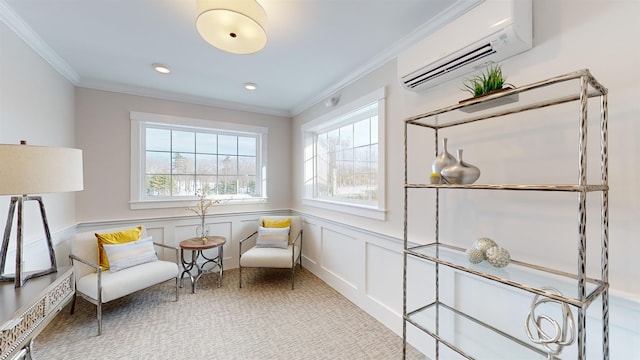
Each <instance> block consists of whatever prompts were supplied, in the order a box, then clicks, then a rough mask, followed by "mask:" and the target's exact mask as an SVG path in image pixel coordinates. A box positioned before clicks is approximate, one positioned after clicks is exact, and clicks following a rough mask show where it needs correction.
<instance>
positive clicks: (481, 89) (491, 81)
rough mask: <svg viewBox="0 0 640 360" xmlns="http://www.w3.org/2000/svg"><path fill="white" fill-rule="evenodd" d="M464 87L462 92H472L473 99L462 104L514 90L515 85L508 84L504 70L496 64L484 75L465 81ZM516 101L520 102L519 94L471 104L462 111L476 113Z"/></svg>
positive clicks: (487, 69) (490, 66)
mask: <svg viewBox="0 0 640 360" xmlns="http://www.w3.org/2000/svg"><path fill="white" fill-rule="evenodd" d="M463 85H464V88H463V89H462V90H464V91H468V92H470V93H471V94H472V95H473V97H472V98H469V99H464V100H462V101H460V103H461V104H462V103H465V102H468V101H471V100H474V99H477V98H478V97H481V96H485V95H489V94H494V93H496V92H501V91H504V90H509V89H513V88H514V86H513V85H511V84H509V83H507V82H506V78H505V77H504V76H503V75H502V68H501V67H500V65H498V64H495V63H491V64H490V65H489V66H488V67H487V68H486V69H485V70H484V71H483V72H482V73H480V74H478V75H475V76H473V77H471V78H467V79H465V80H464V83H463ZM516 101H518V94H517V93H515V94H511V95H508V96H501V97H498V98H496V99H491V100H489V101H486V102H482V103H477V104H469V105H468V106H465V107H463V108H461V109H460V110H461V111H464V112H475V111H479V110H484V109H487V108H490V107H494V106H500V105H504V104H509V103H513V102H516Z"/></svg>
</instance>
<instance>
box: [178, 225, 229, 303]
mask: <svg viewBox="0 0 640 360" xmlns="http://www.w3.org/2000/svg"><path fill="white" fill-rule="evenodd" d="M226 242H227V238H225V237H224V236H207V238H206V241H203V240H202V238H199V237H197V238H191V239H187V240H182V241H181V242H180V258H181V260H182V267H183V268H184V271H182V274H181V275H180V287H182V278H183V277H184V276H185V274H189V279H191V293H192V294H195V292H196V283H197V282H198V280H200V278H201V277H202V275H204V274H209V273H217V274H218V287H220V286H221V285H222V272H223V270H224V267H223V265H222V260H223V254H224V248H223V245H224V244H225V243H226ZM213 248H218V256H216V257H213V258H208V257H207V256H206V255H205V254H204V251H205V250H208V249H213ZM185 250H190V251H191V259H190V260H189V261H187V260H186V259H185V258H184V251H185ZM200 258H202V259H204V260H205V261H204V262H203V263H202V264H198V259H200ZM208 264H212V265H213V266H212V267H210V268H209V269H205V266H207V265H208ZM216 268H218V271H215V269H216ZM192 271H193V272H195V274H194V273H192Z"/></svg>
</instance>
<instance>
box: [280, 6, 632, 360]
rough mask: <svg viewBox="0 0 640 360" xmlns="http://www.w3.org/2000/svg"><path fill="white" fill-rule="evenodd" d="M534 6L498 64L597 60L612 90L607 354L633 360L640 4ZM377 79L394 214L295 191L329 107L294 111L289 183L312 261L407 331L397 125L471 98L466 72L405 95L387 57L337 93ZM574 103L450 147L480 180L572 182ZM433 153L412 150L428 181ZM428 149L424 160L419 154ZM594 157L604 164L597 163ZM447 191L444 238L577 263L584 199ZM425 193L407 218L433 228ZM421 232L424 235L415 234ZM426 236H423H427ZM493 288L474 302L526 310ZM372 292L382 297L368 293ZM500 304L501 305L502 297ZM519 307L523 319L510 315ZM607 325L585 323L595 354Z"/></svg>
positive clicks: (517, 70)
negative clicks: (304, 142)
mask: <svg viewBox="0 0 640 360" xmlns="http://www.w3.org/2000/svg"><path fill="white" fill-rule="evenodd" d="M533 6H534V48H533V49H531V50H530V51H528V52H526V53H523V54H521V55H518V56H516V57H514V58H512V59H508V60H506V61H504V62H503V71H504V73H505V74H506V75H507V77H508V79H507V80H508V81H509V82H510V83H513V84H515V85H516V86H518V85H523V84H527V83H531V82H535V81H539V80H542V79H546V78H549V77H552V76H556V75H561V74H565V73H569V72H572V71H574V70H578V69H582V68H589V69H590V70H591V72H592V73H593V74H594V76H595V77H596V79H598V80H599V81H600V82H601V83H602V84H604V86H606V87H607V88H608V89H609V185H610V188H611V191H610V193H609V195H610V196H609V203H610V231H609V238H610V249H609V250H610V251H609V253H610V273H609V275H610V284H611V289H612V290H611V292H612V299H611V323H610V325H611V337H610V339H611V355H612V358H637V357H640V345H638V344H640V335H639V334H640V320H639V319H640V313H639V312H638V305H639V304H640V301H639V300H640V283H639V282H638V281H637V280H636V279H635V277H636V276H637V273H638V267H637V261H636V257H637V256H636V254H638V253H639V252H640V242H638V241H637V239H638V234H640V223H639V222H638V219H639V217H638V215H639V214H640V211H639V210H640V206H639V205H638V204H639V203H640V202H639V201H638V200H639V199H640V197H639V195H640V191H639V190H638V187H637V184H638V183H640V181H639V180H640V145H638V142H637V138H638V136H639V135H640V123H638V121H637V116H638V114H640V105H638V102H637V100H636V99H635V97H634V96H633V95H635V94H637V90H635V88H634V86H635V85H636V84H637V82H638V80H640V77H639V76H638V75H637V73H636V71H635V67H636V66H634V65H637V64H638V63H640V53H639V52H638V51H637V47H636V46H635V45H633V44H635V42H636V39H637V38H638V36H640V27H639V26H638V23H637V16H638V14H640V3H639V2H637V1H604V2H596V1H552V0H536V1H535V2H534V4H533ZM381 86H387V90H388V97H387V133H386V141H387V164H386V166H387V194H388V195H387V196H388V199H387V205H388V213H387V220H386V221H375V220H370V219H363V218H359V217H357V216H354V215H351V214H344V213H331V212H327V211H323V210H321V209H317V208H313V207H310V206H305V205H303V204H302V201H301V200H302V199H301V196H302V191H301V186H299V184H301V183H302V181H301V180H302V165H301V164H302V161H301V158H300V154H301V142H300V136H301V131H300V127H301V125H302V124H303V123H305V122H308V121H311V120H313V119H315V118H317V117H319V116H321V115H323V114H324V113H326V112H327V111H329V109H325V108H324V106H323V104H317V105H315V106H313V107H311V108H310V109H308V110H306V111H304V112H303V113H301V114H299V115H298V116H296V117H295V118H294V125H293V127H294V128H293V131H292V135H293V136H294V141H293V154H294V156H293V161H294V163H293V176H292V178H293V179H294V180H293V183H294V184H295V185H296V187H295V189H296V193H295V197H294V199H293V205H292V207H293V208H294V209H295V210H296V211H299V212H301V213H303V214H306V215H307V217H308V218H309V219H313V221H310V222H311V223H314V225H313V226H312V229H313V230H311V231H309V232H307V233H306V234H307V236H306V241H307V244H309V243H313V245H308V246H312V247H314V248H315V250H314V251H315V253H316V254H317V255H318V256H315V257H314V258H313V261H311V260H310V259H309V265H308V267H309V268H310V269H313V270H314V272H316V273H317V274H319V276H320V277H322V278H323V279H325V281H327V282H329V283H330V284H332V286H334V287H335V288H337V289H338V290H340V291H341V292H342V293H343V294H345V295H346V296H347V297H349V298H350V299H352V301H354V302H355V303H357V304H358V305H360V306H362V307H363V308H364V309H365V310H367V311H369V312H370V313H371V314H373V315H374V316H376V317H377V318H378V319H380V320H381V321H383V322H384V323H385V324H387V325H388V326H389V327H390V328H392V329H394V330H395V331H397V332H400V329H401V326H402V322H401V317H400V315H399V314H401V312H402V307H401V299H402V292H401V285H400V282H401V279H402V268H401V265H402V255H401V254H402V253H401V251H398V246H399V242H400V241H401V239H402V237H403V200H402V194H403V184H402V183H403V170H404V169H403V166H404V164H403V160H402V159H403V141H404V139H403V121H402V120H403V119H404V118H406V117H408V116H412V115H415V114H419V113H422V112H426V111H428V110H433V109H437V108H440V107H443V106H448V105H450V104H454V103H457V102H458V101H459V100H462V99H464V98H467V97H469V95H468V94H467V93H464V92H461V91H460V90H459V88H460V87H461V80H460V81H453V82H451V83H449V84H443V85H441V86H438V87H436V88H433V89H429V90H426V91H424V92H420V93H412V92H409V91H406V90H403V89H401V88H400V86H399V85H398V81H397V75H396V63H395V61H392V62H389V63H388V64H386V65H384V66H382V67H380V68H379V69H377V70H376V71H374V72H372V73H371V74H369V75H367V76H366V77H364V78H362V79H360V80H359V81H357V82H356V83H354V84H351V85H350V86H348V87H346V88H345V89H343V90H342V91H341V92H340V94H341V100H340V101H341V104H344V103H348V102H349V101H351V100H354V99H357V98H358V97H359V96H362V95H364V94H366V93H368V92H370V91H372V90H373V89H376V88H379V87H381ZM576 109H577V108H562V109H561V110H560V113H554V112H552V111H550V110H549V111H547V110H544V111H543V112H540V113H536V114H534V113H531V115H527V116H528V117H527V118H525V119H524V120H523V121H521V122H519V123H518V125H517V126H513V125H511V124H509V123H508V122H501V121H496V122H489V123H488V124H486V125H482V127H480V126H473V127H472V128H471V129H469V130H468V131H467V132H464V131H457V132H456V131H452V132H450V133H447V134H446V136H448V137H450V140H449V145H450V149H453V150H455V149H456V148H464V149H465V159H466V160H467V161H469V162H470V163H473V164H475V165H478V166H479V167H480V168H481V169H482V170H483V175H482V176H481V179H480V182H482V178H483V177H484V178H485V179H486V181H487V182H490V181H491V180H496V181H499V180H497V179H502V181H505V182H509V181H518V180H519V181H526V180H527V179H535V180H536V181H540V182H551V183H552V182H557V181H558V180H559V179H560V181H562V182H567V183H571V182H575V177H571V176H574V174H575V171H576V170H575V169H577V160H576V157H577V155H576V152H577V147H575V146H574V145H573V144H575V143H576V141H577V140H576V138H577V128H576V127H577V122H576V121H575V120H574V119H577V118H578V114H577V112H575V110H576ZM571 114H575V115H571ZM572 116H573V117H572ZM469 132H472V133H469ZM590 132H591V133H592V135H590V140H589V141H593V140H592V137H591V136H594V135H596V134H595V133H596V132H597V125H596V128H595V131H594V130H592V129H590ZM427 143H428V145H427ZM432 149H433V145H432V144H431V143H430V142H429V141H427V142H426V143H425V144H424V145H418V146H416V147H414V148H412V149H411V151H412V152H413V155H412V156H411V158H412V159H413V161H421V163H419V164H418V166H422V168H423V174H422V175H423V176H424V180H423V181H425V182H426V176H427V174H428V173H429V165H430V163H431V160H432V159H433V150H432ZM425 154H429V155H428V156H425ZM419 157H421V159H417V158H419ZM597 160H598V159H597V154H596V156H591V159H590V162H589V165H590V168H589V171H590V175H597V172H598V167H597ZM593 161H595V164H596V166H591V164H593ZM420 164H421V165H420ZM418 170H419V169H418ZM418 173H419V171H417V170H416V171H415V172H413V175H414V176H421V174H418ZM416 196H422V195H420V194H418V195H416ZM448 196H449V198H448V201H449V202H447V203H446V204H445V205H447V206H449V207H450V208H448V210H449V211H450V213H449V216H448V218H447V219H445V221H444V223H443V225H442V226H443V228H442V229H441V230H442V236H444V237H445V240H447V241H449V242H457V243H458V244H459V245H460V246H465V247H468V246H470V244H471V243H472V242H473V241H474V240H475V239H476V238H478V237H482V236H489V237H492V238H494V240H496V241H498V242H500V243H501V244H502V245H503V246H505V247H507V248H508V249H509V250H510V251H511V253H512V256H513V257H514V258H517V259H520V260H526V261H529V262H535V263H542V264H544V265H547V266H552V267H560V268H563V269H564V268H566V270H568V271H571V272H575V269H576V260H575V259H576V257H577V256H576V248H577V247H576V241H577V235H576V234H577V210H576V203H577V202H575V200H573V199H569V200H568V201H567V198H566V197H565V198H563V199H557V198H543V197H541V196H539V195H538V196H535V195H524V197H518V198H517V201H518V202H519V204H518V205H519V206H513V201H514V199H515V198H514V195H513V194H509V193H499V194H498V193H495V192H493V193H491V194H484V193H482V192H478V193H474V194H473V195H469V194H468V193H467V195H464V194H457V195H448ZM461 201H462V202H464V206H463V207H457V208H451V207H452V206H457V205H454V204H460V202H461ZM418 202H419V203H418V204H416V203H415V202H414V205H412V207H413V208H414V210H412V219H413V220H414V223H416V222H417V221H415V220H420V219H422V218H421V217H423V218H424V219H427V220H428V221H426V222H425V221H423V223H427V224H428V222H429V221H431V220H430V219H431V218H432V216H431V214H432V213H433V210H432V200H431V199H430V198H429V197H424V198H422V197H420V198H418ZM523 204H526V208H524V209H523V207H522V206H520V205H523ZM596 205H597V204H596ZM589 216H590V217H589V219H590V228H591V229H593V228H595V230H593V231H591V230H590V234H591V235H594V234H595V237H596V243H597V241H599V238H597V237H598V236H599V229H598V228H597V224H598V223H599V219H598V218H597V216H598V212H597V207H595V208H594V207H590V208H589ZM316 223H319V225H317V224H316ZM341 224H348V225H341ZM541 225H542V226H541ZM410 233H411V234H412V236H414V237H413V238H412V240H414V241H426V240H428V239H429V238H430V237H432V236H431V235H429V234H432V233H433V231H432V230H430V229H429V227H428V226H422V227H419V229H418V230H414V231H410ZM419 234H420V235H421V236H419V237H417V235H419ZM423 234H427V235H426V237H425V236H424V235H423ZM380 239H384V241H381V240H380ZM441 240H442V239H441ZM594 244H595V243H594ZM592 245H593V244H592V243H590V245H589V249H588V251H589V250H590V251H591V254H593V253H594V250H595V256H591V255H590V257H589V261H588V268H589V271H590V272H591V273H592V272H594V271H595V269H597V268H599V261H598V260H599V259H598V256H599V249H597V248H595V246H592ZM400 246H401V245H400ZM329 255H330V256H329ZM314 261H315V262H314ZM325 262H326V263H325ZM370 264H379V267H383V266H384V267H386V271H384V273H383V275H381V271H380V270H379V267H372V266H371V265H370ZM422 266H427V267H428V265H422ZM416 276H417V275H416ZM427 278H428V276H427ZM456 278H457V279H459V280H458V281H456V282H455V284H457V287H456V289H457V291H458V292H459V293H460V294H466V293H467V292H465V291H464V290H468V289H469V288H470V287H471V285H470V283H469V281H467V280H466V278H464V277H456ZM371 279H375V280H371ZM423 281H427V282H426V283H424V285H423V286H420V287H419V290H417V291H418V292H419V294H416V295H410V300H409V301H410V302H416V303H418V302H423V301H424V300H421V299H423V298H428V294H427V293H428V292H429V291H428V290H429V288H430V284H429V283H428V281H429V280H424V279H423ZM370 284H374V285H375V288H374V289H386V290H387V292H385V293H378V292H376V291H375V290H372V288H371V287H370V286H369V285H370ZM462 284H464V285H462ZM399 286H400V287H399ZM494 288H495V287H490V288H487V287H486V286H480V287H477V289H476V288H473V289H474V291H477V292H475V293H471V294H470V296H472V299H473V298H475V299H476V301H482V302H484V301H488V302H494V303H495V304H496V305H494V306H511V307H515V308H519V309H526V308H527V307H528V306H529V303H530V301H531V296H530V295H529V294H526V293H525V294H523V293H518V292H515V293H514V292H512V291H506V290H500V289H494ZM372 291H373V292H374V293H376V295H372ZM480 299H481V300H480ZM497 299H500V300H501V301H500V302H496V301H495V300H497ZM458 301H460V304H462V305H464V304H465V302H464V301H462V300H458ZM498 304H500V305H498ZM594 308H595V309H596V310H597V307H594ZM383 313H384V315H383ZM510 315H514V316H515V313H514V314H510ZM524 315H526V312H525V314H524ZM524 315H522V316H524ZM591 316H593V317H594V319H595V318H597V317H598V314H597V313H596V314H595V315H592V313H591ZM502 320H504V321H507V322H508V321H511V322H513V321H514V320H513V319H511V320H509V319H504V318H503V319H502ZM515 321H516V322H517V323H516V324H515V325H514V324H507V325H505V327H506V328H511V327H512V326H514V327H515V328H517V329H518V330H517V331H519V335H524V333H523V327H522V326H521V324H522V323H523V321H524V320H523V319H521V320H515ZM590 321H595V320H590ZM515 328H514V331H515ZM594 329H595V330H594ZM592 331H595V334H593V333H592ZM598 332H599V329H598V327H597V326H595V327H594V326H592V325H590V327H589V335H588V341H589V342H590V349H589V351H590V353H591V354H592V355H593V352H597V351H599V348H598V347H599V345H598V344H599V341H600V339H599V338H600V336H599V333H598ZM593 346H595V348H593ZM571 351H572V350H571V349H569V350H567V351H566V356H568V357H569V358H571V357H572V356H571ZM591 357H592V356H590V357H589V358H591ZM593 357H594V358H597V357H598V356H597V355H596V356H593Z"/></svg>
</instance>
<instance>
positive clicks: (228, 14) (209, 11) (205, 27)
mask: <svg viewBox="0 0 640 360" xmlns="http://www.w3.org/2000/svg"><path fill="white" fill-rule="evenodd" d="M196 6H197V7H196V16H197V19H196V28H197V29H198V33H199V34H200V36H202V38H204V39H205V40H206V41H207V42H208V43H209V44H211V45H213V46H215V47H217V48H218V49H220V50H224V51H227V52H230V53H233V54H251V53H254V52H257V51H259V50H261V49H262V48H264V46H265V45H266V43H267V14H266V12H265V11H264V8H262V6H260V4H258V3H257V2H256V1H255V0H198V1H197V5H196Z"/></svg>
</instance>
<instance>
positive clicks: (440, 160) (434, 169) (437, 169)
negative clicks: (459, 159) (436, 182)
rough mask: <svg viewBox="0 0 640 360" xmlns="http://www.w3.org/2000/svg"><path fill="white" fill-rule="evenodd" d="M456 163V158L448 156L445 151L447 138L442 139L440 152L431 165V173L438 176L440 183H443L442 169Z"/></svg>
mask: <svg viewBox="0 0 640 360" xmlns="http://www.w3.org/2000/svg"><path fill="white" fill-rule="evenodd" d="M455 163H456V158H455V157H453V155H451V154H449V152H448V151H447V138H443V139H442V152H441V153H440V154H438V155H437V156H436V159H435V160H434V161H433V163H432V164H431V173H432V174H438V175H440V183H445V182H444V181H442V180H443V179H442V176H441V175H442V174H441V173H442V169H444V168H446V167H447V166H451V165H453V164H455Z"/></svg>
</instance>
